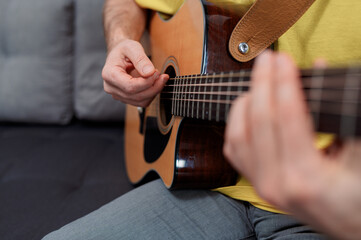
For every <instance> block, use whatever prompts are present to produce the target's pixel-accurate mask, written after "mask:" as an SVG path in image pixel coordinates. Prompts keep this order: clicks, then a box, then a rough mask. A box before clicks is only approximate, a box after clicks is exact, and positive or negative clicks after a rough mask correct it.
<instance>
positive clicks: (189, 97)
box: [186, 78, 191, 117]
mask: <svg viewBox="0 0 361 240" xmlns="http://www.w3.org/2000/svg"><path fill="white" fill-rule="evenodd" d="M188 81H190V79H189V78H187V83H186V84H187V87H188V86H189V87H188V98H187V99H191V93H190V92H191V85H188ZM189 104H190V101H188V106H187V117H189Z"/></svg>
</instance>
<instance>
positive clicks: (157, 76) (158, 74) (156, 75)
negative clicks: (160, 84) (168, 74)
mask: <svg viewBox="0 0 361 240" xmlns="http://www.w3.org/2000/svg"><path fill="white" fill-rule="evenodd" d="M159 76H160V73H159V72H158V71H155V73H154V74H153V78H154V79H158V78H159Z"/></svg>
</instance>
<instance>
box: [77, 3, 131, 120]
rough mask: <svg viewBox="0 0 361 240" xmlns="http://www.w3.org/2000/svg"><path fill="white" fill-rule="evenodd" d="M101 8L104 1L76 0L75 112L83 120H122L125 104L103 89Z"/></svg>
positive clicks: (103, 52) (104, 50)
mask: <svg viewBox="0 0 361 240" xmlns="http://www.w3.org/2000/svg"><path fill="white" fill-rule="evenodd" d="M102 9H103V0H77V1H76V14H75V15H76V20H75V26H76V33H75V36H76V37H75V85H74V93H75V95H74V101H75V114H76V116H77V118H79V119H85V120H107V121H109V120H121V119H123V118H124V110H125V105H124V104H123V103H121V102H119V101H115V100H114V99H113V98H112V97H111V96H110V95H108V94H106V93H105V92H104V90H103V80H102V77H101V72H102V68H103V65H104V62H105V58H106V47H105V41H104V34H103V26H102Z"/></svg>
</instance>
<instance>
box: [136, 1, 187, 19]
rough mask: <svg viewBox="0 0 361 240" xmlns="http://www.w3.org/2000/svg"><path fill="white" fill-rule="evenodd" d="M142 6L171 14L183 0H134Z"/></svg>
mask: <svg viewBox="0 0 361 240" xmlns="http://www.w3.org/2000/svg"><path fill="white" fill-rule="evenodd" d="M135 2H136V3H137V4H138V5H139V6H141V7H142V8H147V9H152V10H154V11H158V12H162V13H166V14H169V15H173V14H174V13H176V12H177V10H178V9H179V8H180V6H181V5H182V4H183V2H184V0H170V1H169V0H135Z"/></svg>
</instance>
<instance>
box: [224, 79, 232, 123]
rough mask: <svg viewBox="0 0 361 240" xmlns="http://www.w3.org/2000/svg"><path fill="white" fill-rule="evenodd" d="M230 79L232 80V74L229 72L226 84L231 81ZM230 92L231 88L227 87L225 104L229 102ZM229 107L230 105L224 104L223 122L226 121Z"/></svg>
mask: <svg viewBox="0 0 361 240" xmlns="http://www.w3.org/2000/svg"><path fill="white" fill-rule="evenodd" d="M232 78H233V72H230V73H229V77H228V82H230V81H232ZM230 91H231V87H230V86H227V97H226V100H227V102H229V100H230ZM229 107H230V104H229V103H227V104H226V110H225V111H224V119H225V121H227V117H228V111H229Z"/></svg>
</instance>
